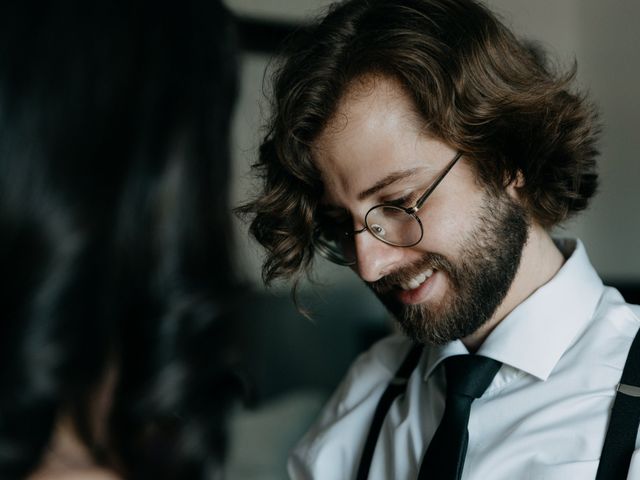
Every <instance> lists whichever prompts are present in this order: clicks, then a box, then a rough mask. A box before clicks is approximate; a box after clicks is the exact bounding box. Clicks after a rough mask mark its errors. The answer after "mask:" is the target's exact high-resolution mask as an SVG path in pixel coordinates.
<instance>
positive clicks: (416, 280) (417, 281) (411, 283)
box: [398, 268, 435, 291]
mask: <svg viewBox="0 0 640 480" xmlns="http://www.w3.org/2000/svg"><path fill="white" fill-rule="evenodd" d="M434 273H435V270H434V269H433V268H428V269H426V270H425V271H424V272H421V273H419V274H417V275H414V276H413V277H412V278H409V279H407V280H403V281H400V282H398V285H399V287H400V288H401V289H402V290H404V291H409V290H415V289H416V288H418V287H420V285H422V284H423V283H424V282H426V281H427V280H429V278H431V276H432V275H433V274H434Z"/></svg>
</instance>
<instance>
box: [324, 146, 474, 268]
mask: <svg viewBox="0 0 640 480" xmlns="http://www.w3.org/2000/svg"><path fill="white" fill-rule="evenodd" d="M461 156H462V152H458V153H457V154H456V156H455V157H454V158H453V160H451V161H450V162H449V163H448V164H447V166H446V167H445V168H444V170H443V171H442V172H440V174H439V175H438V177H437V178H436V179H435V180H434V181H433V183H431V185H430V186H429V187H428V188H427V189H426V190H425V192H424V193H423V194H422V195H420V198H418V200H417V201H416V204H415V205H414V206H413V207H408V208H406V207H402V206H399V205H393V204H389V203H381V204H378V205H374V206H373V207H371V208H370V209H369V211H368V212H367V214H366V215H365V217H364V225H365V226H364V227H363V228H362V229H360V230H355V231H354V230H352V228H353V222H352V220H351V219H350V218H347V219H345V220H342V221H336V220H335V219H331V218H329V217H328V216H323V215H318V218H317V220H316V225H315V228H314V234H313V245H314V247H315V249H316V250H317V252H318V253H319V254H320V255H322V256H323V257H325V258H326V259H327V260H330V261H331V262H333V263H337V264H338V265H344V266H351V265H355V264H356V258H357V257H356V244H355V236H356V235H359V234H361V233H363V232H367V231H368V232H369V233H371V235H373V236H374V237H375V238H377V239H378V240H380V241H381V242H384V243H386V244H388V245H393V246H394V247H413V246H414V245H417V244H418V243H420V240H422V237H423V235H424V229H423V226H422V222H421V221H420V218H419V217H418V215H417V213H418V211H419V210H420V208H422V205H423V204H424V202H425V201H426V200H427V198H429V195H431V193H433V191H434V190H435V189H436V187H437V186H438V185H439V184H440V182H441V181H442V180H443V179H444V177H445V176H446V175H447V173H449V171H450V170H451V169H452V168H453V166H454V165H455V164H456V162H457V161H458V160H459V159H460V157H461Z"/></svg>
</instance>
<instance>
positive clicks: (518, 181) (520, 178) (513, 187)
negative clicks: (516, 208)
mask: <svg viewBox="0 0 640 480" xmlns="http://www.w3.org/2000/svg"><path fill="white" fill-rule="evenodd" d="M524 185H525V181H524V175H523V174H522V171H521V170H518V171H517V173H516V176H515V178H514V179H513V180H511V182H509V184H508V185H507V186H506V188H505V190H506V191H507V193H508V194H509V196H510V197H511V198H513V199H516V200H518V199H519V198H520V192H519V190H520V189H521V188H522V187H524Z"/></svg>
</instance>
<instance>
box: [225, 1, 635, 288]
mask: <svg viewBox="0 0 640 480" xmlns="http://www.w3.org/2000/svg"><path fill="white" fill-rule="evenodd" d="M227 3H228V4H229V6H230V7H231V8H232V9H234V10H235V11H237V12H238V13H247V14H251V15H254V16H262V17H267V18H278V19H287V20H303V19H305V18H308V17H309V15H315V14H317V13H318V12H320V11H322V8H323V6H325V5H326V4H327V2H323V1H319V0H318V1H314V0H296V1H295V2H294V1H285V0H227ZM488 3H489V4H490V5H491V7H492V8H493V9H494V10H495V11H497V12H498V13H499V14H500V15H501V16H502V18H503V20H504V21H505V22H506V23H507V24H509V25H511V26H513V28H514V29H515V30H516V31H517V32H519V33H520V34H521V35H523V36H526V37H528V38H532V39H535V40H538V41H540V42H541V43H542V44H543V45H544V46H545V47H547V49H548V50H550V51H551V53H552V54H553V55H554V56H555V58H556V59H557V60H558V61H559V62H560V64H562V65H570V64H571V62H572V61H573V59H574V58H576V59H577V61H578V72H579V75H578V78H579V83H580V85H581V86H582V87H583V88H585V89H586V90H587V91H589V92H590V94H591V96H592V98H593V99H594V100H595V101H596V103H597V104H598V105H599V107H600V110H601V113H602V120H603V124H604V133H603V137H602V144H601V147H602V148H601V151H602V156H601V158H600V172H601V190H600V193H599V195H598V196H597V198H596V199H595V201H594V203H593V206H592V207H591V209H590V210H589V211H588V212H586V213H585V214H583V215H582V216H580V217H579V218H578V219H576V220H574V221H572V222H570V223H569V224H568V225H566V226H564V227H563V228H562V229H560V231H558V232H557V234H559V235H571V236H579V237H580V238H582V240H583V241H584V242H585V244H586V245H587V249H588V252H589V254H590V257H591V260H592V261H593V263H594V264H595V266H596V268H597V269H598V270H599V272H600V273H601V274H602V275H603V276H604V277H605V278H608V279H613V280H620V281H625V280H626V281H634V280H635V281H640V254H639V253H637V246H636V244H637V239H639V238H640V188H638V187H639V185H638V183H639V181H640V162H638V161H637V160H636V158H637V152H639V151H640V131H639V125H640V95H638V92H637V87H636V85H637V83H638V78H640V54H639V53H638V50H639V49H640V30H639V28H638V26H637V22H638V20H639V19H640V1H637V0H609V1H607V2H605V1H602V0H537V1H536V2H532V1H530V0H490V1H488ZM266 65H267V58H266V57H261V56H257V55H246V56H245V57H244V58H243V61H242V92H241V99H240V103H239V105H238V109H237V112H236V117H235V124H234V132H235V133H234V135H235V152H234V155H235V165H234V184H233V201H234V202H235V203H239V202H242V201H243V200H245V199H246V198H248V196H249V195H251V193H252V192H254V191H255V189H254V187H253V184H252V182H251V181H250V179H249V165H250V163H251V162H252V161H254V159H255V151H256V147H257V145H258V142H259V138H260V125H261V124H262V120H263V119H264V116H265V111H264V109H265V106H266V101H265V100H264V98H263V94H262V80H263V73H264V69H265V67H266ZM236 228H237V232H236V234H237V236H238V240H239V242H240V251H239V260H240V264H241V266H242V269H243V272H245V275H246V276H247V277H248V278H249V279H251V280H252V281H254V282H256V284H258V283H259V263H260V251H259V248H258V247H257V246H256V245H254V244H253V243H251V242H250V241H249V240H248V238H247V234H246V228H245V226H243V225H241V224H237V226H236ZM319 270H320V273H319V278H320V279H323V280H324V281H325V282H326V283H332V284H336V283H337V284H339V285H341V286H342V285H345V286H346V285H348V286H353V288H358V287H357V286H356V285H357V281H356V280H355V279H354V278H352V276H351V275H348V274H347V273H346V272H344V271H343V270H342V269H340V268H337V267H332V266H329V265H326V264H325V263H324V262H322V264H321V265H320V268H319Z"/></svg>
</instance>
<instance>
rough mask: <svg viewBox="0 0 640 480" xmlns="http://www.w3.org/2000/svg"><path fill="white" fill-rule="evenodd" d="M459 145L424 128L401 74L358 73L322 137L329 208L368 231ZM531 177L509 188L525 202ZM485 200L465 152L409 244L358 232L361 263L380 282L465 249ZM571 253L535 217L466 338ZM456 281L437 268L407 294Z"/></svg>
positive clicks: (473, 343)
mask: <svg viewBox="0 0 640 480" xmlns="http://www.w3.org/2000/svg"><path fill="white" fill-rule="evenodd" d="M455 154H456V151H455V150H454V149H453V148H452V147H451V146H449V145H447V144H446V143H444V142H442V141H441V140H439V139H438V138H435V137H434V136H432V135H430V134H429V133H428V132H425V131H423V130H421V128H420V121H419V118H418V116H417V114H416V113H415V111H414V108H413V105H412V103H411V100H410V98H409V97H408V96H407V95H406V94H405V92H404V90H403V89H402V87H401V86H400V85H399V84H398V83H397V82H396V81H395V80H393V79H390V78H387V77H381V76H375V77H374V76H369V77H364V78H361V79H358V80H356V81H354V82H353V83H352V85H351V86H350V88H349V89H348V90H347V91H346V92H345V94H344V96H343V98H342V100H341V102H340V103H339V105H338V108H337V111H336V113H335V114H334V116H333V117H332V118H331V120H330V121H329V122H328V124H327V126H326V128H325V129H324V130H323V131H322V132H321V134H320V135H319V136H318V138H317V139H316V142H315V143H314V145H313V156H314V161H315V162H316V165H317V166H318V168H319V170H320V171H321V175H322V179H323V182H324V185H325V194H324V198H323V199H322V203H323V204H324V206H323V208H326V209H328V210H335V211H336V212H340V211H341V212H342V213H343V214H348V215H350V216H352V218H353V219H354V220H353V221H354V230H359V229H361V228H362V227H363V226H364V223H363V222H364V216H365V214H366V213H367V211H368V210H369V208H371V207H372V206H373V205H376V204H378V203H383V202H387V201H391V200H395V199H397V198H400V197H403V196H404V195H406V194H407V193H408V192H411V191H418V192H419V193H420V192H421V191H423V190H424V189H425V188H426V187H427V186H428V185H429V184H430V182H431V181H432V180H433V179H434V178H435V177H436V176H437V175H438V173H439V172H440V171H441V170H442V169H443V168H444V167H445V165H446V164H447V163H448V162H449V161H450V160H451V159H452V158H453V157H454V155H455ZM406 170H415V172H413V174H412V175H409V176H407V177H405V178H403V179H401V180H398V181H395V182H392V183H391V184H389V185H387V186H385V187H383V188H381V189H379V190H377V191H375V192H371V190H372V187H373V186H374V185H376V184H379V183H380V182H381V181H382V180H383V179H385V178H388V177H389V176H391V175H394V174H396V173H398V172H403V171H406ZM522 184H523V180H522V178H519V179H517V180H516V181H514V182H513V183H512V184H510V185H508V186H507V187H506V191H507V194H508V195H510V196H511V197H512V198H513V199H515V200H516V201H518V187H519V186H522ZM367 191H369V192H368V194H367V195H363V193H364V192H367ZM485 201H486V199H485V194H484V188H483V186H482V185H481V184H480V183H479V180H478V179H477V176H476V174H475V172H474V170H473V168H472V166H471V165H469V163H468V160H467V159H466V158H465V157H462V159H461V160H460V161H459V162H458V163H457V164H456V165H455V167H454V168H453V169H452V170H451V171H450V172H449V174H448V175H447V177H446V178H445V179H444V180H443V181H442V183H441V184H440V185H439V186H438V187H437V189H436V190H435V191H434V192H433V194H432V195H431V196H430V197H429V199H428V200H427V201H426V203H425V204H424V205H423V207H422V209H421V210H420V212H419V214H418V215H419V217H420V219H421V220H422V222H423V225H424V237H423V239H422V240H421V242H420V243H418V244H417V245H415V246H414V247H410V248H399V247H394V246H390V245H387V244H385V243H383V242H380V241H379V240H377V239H375V238H374V237H373V236H372V235H370V234H369V233H368V232H365V233H363V234H360V235H357V236H356V251H357V263H356V265H355V266H354V267H353V269H354V271H355V272H356V273H357V274H358V275H359V276H360V278H361V279H362V280H364V281H365V282H368V283H370V282H375V281H377V280H380V279H381V278H382V277H384V276H385V275H388V274H390V273H392V272H394V271H397V270H398V269H401V268H403V267H406V266H408V265H410V264H412V263H414V262H417V261H419V260H420V258H422V256H423V255H424V254H425V253H428V252H429V253H437V254H440V255H443V256H445V257H447V258H450V259H454V258H456V257H457V256H458V255H459V254H460V252H461V247H462V245H461V241H462V239H463V238H464V237H465V234H466V233H468V232H470V231H471V230H473V229H474V228H475V227H477V226H478V217H479V215H480V212H481V207H482V205H483V204H484V202H485ZM563 262H564V258H563V256H562V254H561V253H560V251H559V250H558V249H557V247H556V246H555V244H554V243H553V241H552V239H551V237H550V235H549V233H548V232H547V231H546V230H545V229H544V228H543V227H541V226H540V225H539V224H537V223H536V222H535V221H531V222H530V227H529V232H528V239H527V242H526V244H525V246H524V248H523V251H522V257H521V261H520V265H519V267H518V270H517V273H516V275H515V277H514V280H513V282H512V284H511V286H510V288H509V290H508V292H507V294H506V296H505V298H504V300H503V301H502V303H501V304H500V305H499V306H498V307H497V309H496V310H495V312H494V314H493V315H492V316H491V318H489V319H488V320H487V321H486V322H485V323H484V324H483V325H482V326H481V327H480V328H479V329H477V330H476V331H475V332H474V333H472V334H471V335H469V336H467V337H465V338H462V339H461V340H462V341H463V343H464V344H465V346H466V347H467V348H468V349H469V351H471V352H473V351H476V350H477V349H478V348H479V346H480V345H481V344H482V342H484V340H485V339H486V337H487V336H488V335H489V333H490V332H491V331H492V330H493V329H494V328H495V326H496V325H498V323H500V321H501V320H502V319H503V318H504V317H505V316H506V315H507V314H509V312H511V311H512V310H513V309H514V308H515V307H516V306H517V305H519V304H520V303H521V302H522V301H524V300H525V299H526V298H527V297H528V296H530V295H531V294H532V293H533V292H534V291H535V290H536V289H538V288H539V287H540V286H541V285H543V284H545V283H546V282H548V281H549V280H550V279H551V278H552V277H553V276H554V275H555V274H556V273H557V271H558V270H559V269H560V267H561V266H562V264H563ZM451 290H452V287H451V284H450V282H449V280H448V278H447V275H446V273H444V272H441V271H436V273H434V275H433V276H432V277H431V278H430V279H429V280H427V281H426V282H425V283H424V284H423V285H421V286H420V287H418V288H417V289H415V290H412V291H409V293H405V294H402V295H401V297H400V300H401V301H403V302H404V303H414V304H416V303H420V304H431V305H434V306H437V305H438V304H440V303H441V302H442V301H443V299H445V298H447V295H451V294H452V291H451Z"/></svg>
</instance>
